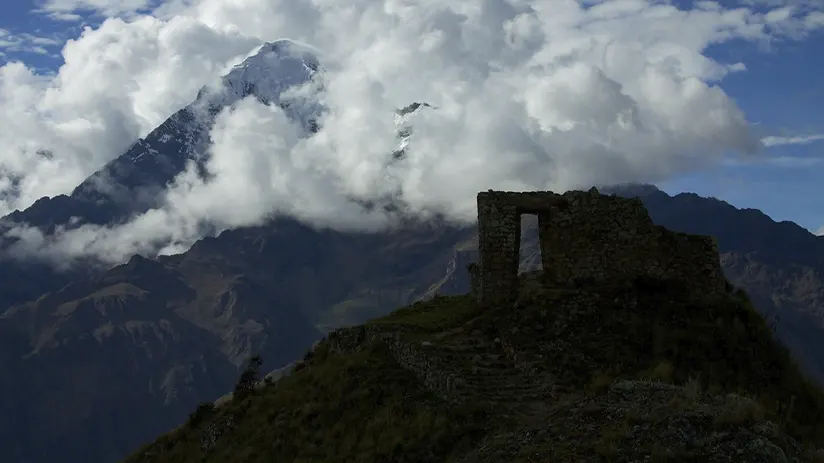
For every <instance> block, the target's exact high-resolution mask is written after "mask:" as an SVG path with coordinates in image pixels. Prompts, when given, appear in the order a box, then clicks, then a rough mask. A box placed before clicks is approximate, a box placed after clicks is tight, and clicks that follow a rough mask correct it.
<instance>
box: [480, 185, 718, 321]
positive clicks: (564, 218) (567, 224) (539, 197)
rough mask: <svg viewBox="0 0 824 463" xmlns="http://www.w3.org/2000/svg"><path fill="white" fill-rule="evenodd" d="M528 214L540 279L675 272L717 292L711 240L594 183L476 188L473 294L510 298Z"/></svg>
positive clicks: (496, 301)
mask: <svg viewBox="0 0 824 463" xmlns="http://www.w3.org/2000/svg"><path fill="white" fill-rule="evenodd" d="M521 214H536V215H537V216H538V222H539V239H540V244H541V261H542V265H543V271H544V275H545V278H546V280H547V282H548V283H550V284H555V285H562V286H563V285H570V284H575V283H576V282H578V281H582V280H585V281H592V282H598V281H603V280H606V279H609V278H616V277H635V276H651V277H657V278H665V279H677V280H679V281H681V282H682V283H684V284H685V285H686V286H687V287H688V289H699V290H701V291H703V292H714V291H724V288H725V282H726V280H725V278H724V276H723V273H722V270H721V265H720V261H719V256H718V247H717V244H716V243H715V241H714V240H713V239H712V238H710V237H706V236H698V235H687V234H683V233H676V232H672V231H670V230H667V229H665V228H663V227H659V226H656V225H655V224H653V222H652V219H650V217H649V214H648V213H647V210H646V208H645V207H644V205H643V203H642V202H641V200H640V199H638V198H622V197H618V196H606V195H601V194H600V193H598V191H597V190H596V189H594V188H593V189H591V190H590V191H588V192H583V191H570V192H567V193H564V194H563V195H560V194H556V193H552V192H527V193H511V192H498V191H487V192H482V193H479V194H478V247H479V252H480V263H479V266H480V269H479V270H478V274H479V277H478V280H479V282H478V289H477V294H478V300H479V301H480V302H481V303H483V304H488V305H500V304H507V303H510V302H511V301H513V300H514V299H515V298H516V297H517V291H518V274H517V272H518V257H519V256H518V253H519V247H520V216H521Z"/></svg>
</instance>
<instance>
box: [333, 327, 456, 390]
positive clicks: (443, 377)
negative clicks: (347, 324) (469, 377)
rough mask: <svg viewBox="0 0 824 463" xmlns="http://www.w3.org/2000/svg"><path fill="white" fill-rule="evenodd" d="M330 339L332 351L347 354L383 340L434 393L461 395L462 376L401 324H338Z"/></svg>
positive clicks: (396, 356)
mask: <svg viewBox="0 0 824 463" xmlns="http://www.w3.org/2000/svg"><path fill="white" fill-rule="evenodd" d="M328 339H329V342H330V343H331V347H332V349H333V351H337V352H341V353H347V354H348V353H352V352H354V351H356V350H357V349H358V348H359V347H360V346H361V345H363V344H365V343H371V342H376V341H378V342H383V343H385V344H386V345H387V346H388V347H389V350H390V352H391V353H392V357H393V358H394V359H395V361H396V362H398V364H399V365H400V366H401V367H403V368H405V369H407V370H409V371H411V372H412V373H414V374H415V376H416V377H417V378H418V380H419V381H421V383H423V385H424V386H425V387H426V388H427V389H429V390H430V391H432V392H433V393H435V395H437V396H438V397H440V398H442V399H444V400H448V401H452V400H457V399H458V398H459V397H458V395H457V391H458V390H459V389H460V388H461V387H462V386H463V385H464V381H463V379H462V378H460V377H459V376H458V375H456V374H454V373H453V372H451V371H449V370H448V369H447V368H446V367H445V366H444V365H443V364H442V362H441V361H440V359H439V358H438V357H437V356H433V355H429V354H428V353H427V352H426V347H425V346H423V345H421V344H420V343H416V342H413V341H410V340H408V339H406V338H405V337H404V336H403V333H402V330H399V328H398V327H392V329H388V330H384V329H381V328H380V327H376V326H358V327H353V328H339V329H337V330H335V331H333V332H331V333H329V336H328Z"/></svg>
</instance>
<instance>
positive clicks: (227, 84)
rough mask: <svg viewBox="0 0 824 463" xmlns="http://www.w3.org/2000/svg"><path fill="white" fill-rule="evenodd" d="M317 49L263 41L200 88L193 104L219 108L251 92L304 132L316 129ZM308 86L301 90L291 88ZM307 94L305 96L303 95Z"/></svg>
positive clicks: (319, 108)
mask: <svg viewBox="0 0 824 463" xmlns="http://www.w3.org/2000/svg"><path fill="white" fill-rule="evenodd" d="M320 70H321V65H320V62H319V61H318V57H317V50H314V49H313V48H311V47H309V46H308V45H303V44H299V43H297V42H294V41H291V40H287V39H281V40H277V41H274V42H268V43H265V44H263V46H261V47H260V49H259V50H258V51H257V52H256V53H255V54H253V55H252V56H250V57H248V58H247V59H245V60H244V61H243V62H242V63H240V64H238V65H236V66H234V67H233V68H232V69H231V70H230V71H229V73H228V74H226V75H225V76H223V77H222V78H221V79H220V85H219V86H218V87H217V88H211V87H208V86H207V87H204V88H203V89H201V91H200V92H199V93H198V97H197V100H196V101H195V103H193V106H195V107H199V106H201V105H204V104H205V105H208V106H209V108H210V109H211V110H210V112H213V111H214V110H218V111H219V110H220V109H222V108H224V107H227V106H230V105H232V104H234V103H235V102H237V101H239V100H241V99H243V98H246V97H247V96H250V95H254V96H255V97H256V98H257V99H258V100H259V101H261V102H262V103H266V104H277V105H279V106H280V107H281V108H283V110H284V111H285V112H286V113H287V115H289V116H290V117H291V118H292V119H293V120H295V121H298V122H300V124H301V126H303V127H304V128H305V129H306V130H307V131H309V132H314V131H316V130H317V119H318V118H319V117H320V115H321V111H322V109H323V108H322V107H321V105H320V104H319V103H318V99H317V94H318V93H319V92H321V91H322V90H323V86H322V84H321V82H320V79H319V72H320ZM303 86H308V88H307V89H305V90H306V91H304V92H296V91H295V90H297V89H299V88H301V87H303ZM307 95H308V96H307Z"/></svg>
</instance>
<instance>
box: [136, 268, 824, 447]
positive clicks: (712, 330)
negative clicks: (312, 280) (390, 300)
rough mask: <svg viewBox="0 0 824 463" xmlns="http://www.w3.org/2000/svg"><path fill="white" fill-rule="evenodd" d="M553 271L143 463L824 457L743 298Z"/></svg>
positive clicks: (799, 382)
mask: <svg viewBox="0 0 824 463" xmlns="http://www.w3.org/2000/svg"><path fill="white" fill-rule="evenodd" d="M539 276H540V275H538V274H528V275H524V276H523V278H522V284H521V289H520V297H519V299H518V301H517V302H516V303H515V304H514V306H509V307H495V308H487V309H482V308H480V307H478V306H477V305H476V304H475V302H474V300H473V299H471V298H470V297H469V296H453V297H435V298H433V299H432V300H429V301H426V302H419V303H416V304H414V305H412V306H409V307H406V308H402V309H399V310H397V311H395V312H393V313H392V314H390V315H388V316H386V317H383V318H379V319H376V320H373V321H371V322H369V323H367V324H366V325H363V326H359V327H354V328H346V329H341V330H337V331H335V332H333V333H331V334H330V335H329V336H327V337H326V338H325V339H324V340H323V341H322V342H320V343H319V344H318V345H316V346H315V348H314V349H313V350H311V351H310V352H308V353H307V354H306V357H305V358H304V360H303V361H302V362H299V363H298V364H297V365H296V366H295V368H294V372H293V373H292V374H291V375H289V376H286V377H284V378H282V379H280V380H278V381H267V382H265V383H264V384H262V385H261V387H257V388H247V389H244V391H246V392H244V393H238V394H235V396H234V398H233V399H232V400H231V401H228V402H227V403H225V404H224V405H222V406H220V407H217V408H215V407H213V406H211V405H207V404H203V405H201V407H200V408H198V410H197V411H196V412H193V414H192V415H191V417H190V419H189V421H188V422H187V423H185V424H183V425H181V426H180V427H179V428H178V429H176V430H175V431H173V432H171V433H169V434H167V435H164V436H162V437H160V438H159V439H158V440H156V441H155V442H153V443H151V444H149V445H147V446H145V447H144V448H142V449H140V450H139V451H138V452H136V453H135V454H134V455H132V456H131V457H129V458H128V459H127V460H126V461H127V462H128V463H149V462H164V463H187V462H221V463H222V462H227V461H232V462H264V461H265V462H272V461H276V462H281V461H283V462H334V461H340V462H441V461H447V462H499V461H513V462H515V461H517V462H520V461H523V462H526V461H552V462H556V461H560V462H566V461H570V462H577V461H593V462H595V461H605V462H606V461H609V462H617V461H627V462H629V461H668V462H674V461H690V462H713V461H718V462H722V461H740V462H756V461H757V462H772V461H775V462H779V461H782V462H783V461H811V462H812V461H824V459H822V456H821V454H820V453H816V451H815V449H816V448H820V447H824V420H822V417H824V392H822V390H821V389H819V388H818V387H816V386H814V385H813V384H812V383H811V382H810V381H809V380H808V379H807V378H805V377H804V376H803V375H802V374H801V373H800V371H799V369H798V368H797V367H796V365H795V364H794V362H793V361H792V360H791V359H790V356H789V354H788V353H787V351H786V350H785V349H784V348H783V347H782V346H781V345H779V344H778V343H777V342H776V341H774V338H773V335H772V332H771V329H770V327H769V326H768V325H767V324H766V323H765V321H764V319H763V318H762V317H761V316H760V315H759V314H758V313H757V312H756V311H755V310H754V309H753V307H752V305H751V304H750V302H749V300H748V298H747V296H746V295H745V294H744V293H743V292H742V291H738V290H734V289H733V288H732V287H730V288H729V291H728V292H727V294H722V295H713V296H710V295H705V294H696V293H687V292H685V290H684V289H683V287H682V286H681V285H680V284H679V282H678V281H661V280H651V279H647V278H637V279H633V280H626V281H623V280H622V281H618V280H616V281H611V282H609V283H607V284H602V285H587V284H586V283H582V284H580V285H578V286H577V287H564V288H560V287H544V286H543V285H542V284H541V283H539V282H540V278H539ZM247 379H248V375H247Z"/></svg>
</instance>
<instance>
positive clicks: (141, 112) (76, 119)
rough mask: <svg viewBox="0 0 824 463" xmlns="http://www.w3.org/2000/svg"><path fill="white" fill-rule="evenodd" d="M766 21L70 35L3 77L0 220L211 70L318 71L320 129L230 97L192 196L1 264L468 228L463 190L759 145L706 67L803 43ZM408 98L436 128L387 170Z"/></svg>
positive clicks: (290, 19)
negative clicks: (350, 232)
mask: <svg viewBox="0 0 824 463" xmlns="http://www.w3.org/2000/svg"><path fill="white" fill-rule="evenodd" d="M779 8H780V9H777V10H768V11H767V12H758V11H755V10H751V9H747V8H734V9H728V8H725V7H722V6H720V5H719V4H717V3H713V2H702V3H700V4H698V5H697V6H696V7H695V8H694V9H692V10H686V9H679V8H677V7H675V6H673V5H669V4H662V3H657V2H647V1H641V0H610V1H605V2H599V3H597V4H595V5H591V6H588V5H587V4H582V3H579V2H576V1H568V0H473V1H465V2H440V1H432V0H351V1H348V2H339V1H332V0H288V1H287V0H281V1H271V0H232V1H229V0H201V1H195V0H172V1H170V2H166V3H165V4H163V5H162V6H160V7H159V8H157V9H156V10H154V12H153V13H152V15H146V16H140V17H138V18H136V19H130V20H129V21H124V20H121V19H110V20H107V21H106V22H104V23H103V24H102V25H101V27H100V28H99V29H96V30H92V29H87V30H86V31H84V33H83V35H82V36H81V37H79V38H78V39H77V40H76V41H72V42H70V43H69V44H67V45H66V47H65V49H64V56H65V58H66V65H65V66H64V67H63V68H61V69H60V71H59V72H58V73H57V75H56V76H55V77H54V78H45V77H41V76H38V75H35V74H33V73H32V72H31V71H30V70H29V69H28V68H26V67H25V66H24V65H23V64H21V63H13V64H10V65H7V66H5V67H4V68H2V70H0V121H2V122H1V123H0V150H1V151H0V167H1V168H2V169H4V172H6V174H5V176H6V178H16V179H17V180H15V181H14V182H10V181H9V182H8V185H7V186H6V187H5V189H6V191H7V193H6V194H5V196H4V198H6V199H5V204H4V205H3V206H0V208H2V207H4V208H5V210H6V211H8V210H11V209H13V208H15V207H22V206H26V205H28V204H31V202H32V201H34V200H35V199H36V198H37V197H39V196H42V195H53V194H57V193H65V192H67V191H69V190H70V189H71V187H73V186H75V185H76V184H77V183H78V182H79V181H80V180H82V179H83V177H84V176H86V175H88V174H89V173H91V172H92V171H94V170H95V169H97V168H99V167H100V166H101V165H102V164H103V163H104V162H106V161H107V160H110V159H112V158H113V157H115V156H117V155H119V154H120V153H121V152H122V151H123V150H124V148H125V147H127V146H128V144H130V143H132V142H134V141H135V140H136V138H137V137H139V136H142V135H144V134H145V133H147V132H148V131H149V130H150V129H151V128H153V127H154V126H156V125H157V124H159V123H160V122H161V121H162V120H163V119H164V118H165V117H168V116H169V115H170V114H171V113H172V112H174V111H175V110H176V109H179V108H180V107H182V106H183V105H185V104H186V103H188V102H189V101H190V100H192V99H193V98H194V95H195V93H196V92H197V89H198V88H200V86H202V85H204V84H206V83H208V82H210V81H212V80H213V79H214V77H215V76H216V75H218V74H219V73H220V72H221V71H223V70H225V69H226V65H227V64H230V63H232V62H236V61H237V60H238V59H240V58H242V56H243V55H244V54H246V53H248V52H249V51H250V50H251V49H252V48H253V47H254V46H255V45H257V44H259V43H261V42H262V41H270V40H274V39H279V38H282V37H289V38H292V39H296V40H299V41H301V42H305V43H308V44H311V45H312V46H314V47H316V48H317V49H319V50H321V51H322V52H323V57H322V61H323V64H325V65H326V66H327V67H328V72H326V73H325V75H324V88H325V91H324V93H323V94H322V103H323V104H324V105H325V106H326V107H327V108H328V110H329V111H328V113H327V115H326V116H325V118H323V119H322V120H321V121H320V125H321V130H320V131H319V132H318V133H317V134H315V135H313V136H311V137H309V138H301V137H300V136H299V135H298V134H299V132H298V130H297V128H296V127H295V125H294V123H293V122H292V121H290V120H288V118H287V117H286V116H285V115H284V114H283V112H282V111H281V110H280V109H279V108H277V107H267V106H265V105H263V104H261V103H259V102H257V101H256V100H253V99H249V100H244V101H242V102H240V103H239V104H238V105H237V106H236V107H234V108H230V109H229V110H227V111H225V112H224V113H223V114H221V115H220V117H219V118H218V120H217V122H216V123H215V126H214V127H213V129H212V133H211V139H212V142H213V143H212V146H211V148H210V155H211V157H210V159H209V161H208V164H207V168H208V170H209V171H210V173H211V174H212V176H211V177H210V179H209V180H204V179H202V178H200V177H198V175H197V174H196V173H195V171H194V170H188V171H186V172H184V173H183V174H181V175H180V176H179V177H178V179H177V180H176V181H175V182H174V184H172V185H171V186H170V187H169V189H168V191H167V193H166V196H165V198H164V200H163V205H162V206H161V207H160V208H158V209H156V210H152V211H150V212H148V213H146V214H144V215H141V216H140V217H137V218H135V219H134V220H133V221H132V222H130V223H128V224H125V225H120V226H116V227H102V228H101V227H81V228H80V229H75V230H70V231H63V232H60V231H58V232H57V234H55V235H51V236H44V235H43V234H42V233H41V232H40V231H37V230H33V229H30V228H20V229H17V230H16V231H15V233H17V234H18V235H19V236H21V237H25V239H23V240H21V241H20V245H19V247H18V248H17V252H21V253H32V252H39V253H44V254H46V255H51V256H61V257H63V258H65V257H66V256H70V257H71V256H73V257H80V256H84V255H89V254H93V255H97V256H100V257H103V258H104V259H105V260H107V261H110V262H117V261H119V260H122V259H124V258H125V257H127V256H128V255H129V254H131V253H133V252H151V251H153V250H156V249H158V248H164V249H165V252H173V251H179V250H181V249H185V248H186V247H187V246H188V245H190V244H191V243H192V241H193V240H195V239H197V238H198V237H199V233H201V230H202V228H201V225H202V224H203V223H210V224H213V225H216V226H217V227H219V228H231V227H237V226H245V225H252V224H257V223H261V222H262V221H263V220H265V219H266V218H268V217H271V216H273V215H276V214H285V215H290V216H293V217H296V218H298V219H301V220H303V221H306V222H308V223H311V224H316V225H321V226H330V227H347V228H362V229H372V228H375V227H379V226H381V225H382V224H384V223H385V221H386V218H385V217H384V215H383V213H382V212H380V210H372V211H371V212H364V210H363V209H362V208H360V207H358V206H355V205H354V204H353V203H352V202H351V201H349V199H350V198H356V199H359V200H361V201H380V200H381V199H383V198H386V197H388V196H394V197H396V198H398V199H399V200H400V201H401V202H402V203H403V204H404V205H405V207H406V208H407V209H408V211H410V212H413V213H418V214H424V215H426V214H432V213H441V214H445V215H447V216H448V217H451V218H453V219H455V220H459V221H468V220H471V219H472V217H473V215H474V201H475V193H476V192H477V191H479V190H486V189H489V188H494V189H513V190H522V189H542V190H543V189H550V190H558V191H559V190H566V189H569V188H579V187H588V186H590V185H593V184H605V183H615V182H627V181H645V182H657V181H661V180H664V179H667V178H669V177H671V176H673V175H677V174H679V173H683V172H688V171H691V170H695V169H702V168H706V167H709V166H713V165H715V164H717V163H719V162H720V161H721V160H722V157H723V156H724V154H725V153H729V152H741V153H747V152H754V151H756V150H758V149H759V148H761V147H763V146H764V144H769V143H768V141H765V143H764V144H762V141H761V140H759V139H758V137H756V136H755V135H754V134H752V133H751V132H750V129H749V124H748V122H747V119H746V116H745V115H744V114H743V113H742V111H741V110H740V109H739V108H738V107H737V106H736V104H735V102H734V101H733V100H731V99H730V98H729V96H728V95H726V94H725V93H724V91H723V90H722V89H721V88H720V87H718V86H717V83H718V82H719V81H720V80H721V79H723V78H724V77H725V76H726V75H727V74H728V73H730V72H746V63H739V62H718V61H715V60H713V59H712V58H710V57H709V56H708V55H707V54H706V49H707V47H708V46H710V45H713V44H719V43H723V42H727V41H732V40H736V39H744V40H753V41H765V42H770V41H771V40H772V39H773V38H776V37H780V38H792V39H798V40H800V39H803V37H804V36H805V34H806V33H808V32H809V31H810V30H812V28H813V26H811V24H818V22H817V21H814V20H811V19H809V18H813V19H815V18H816V17H817V16H810V15H812V14H813V13H815V12H810V11H809V10H808V9H798V10H795V9H792V8H790V9H787V8H784V7H779ZM414 101H425V102H428V103H430V104H432V105H433V106H435V107H436V108H437V109H433V110H426V111H421V112H420V113H419V114H417V115H416V116H415V119H414V123H413V125H414V134H413V137H412V141H411V145H410V147H409V149H408V151H407V154H406V157H405V158H403V159H401V160H398V161H394V162H390V160H391V156H389V153H391V152H392V150H393V149H395V147H396V146H397V140H396V138H395V132H394V131H395V127H394V125H393V118H392V112H393V111H394V109H396V108H399V107H403V106H406V105H408V104H409V103H411V102H414ZM38 150H41V151H42V150H48V151H49V152H50V153H52V155H51V156H43V155H36V153H37V151H38ZM10 185H13V188H12V186H10ZM2 188H3V187H2V186H0V190H2ZM8 191H11V193H8Z"/></svg>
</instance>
